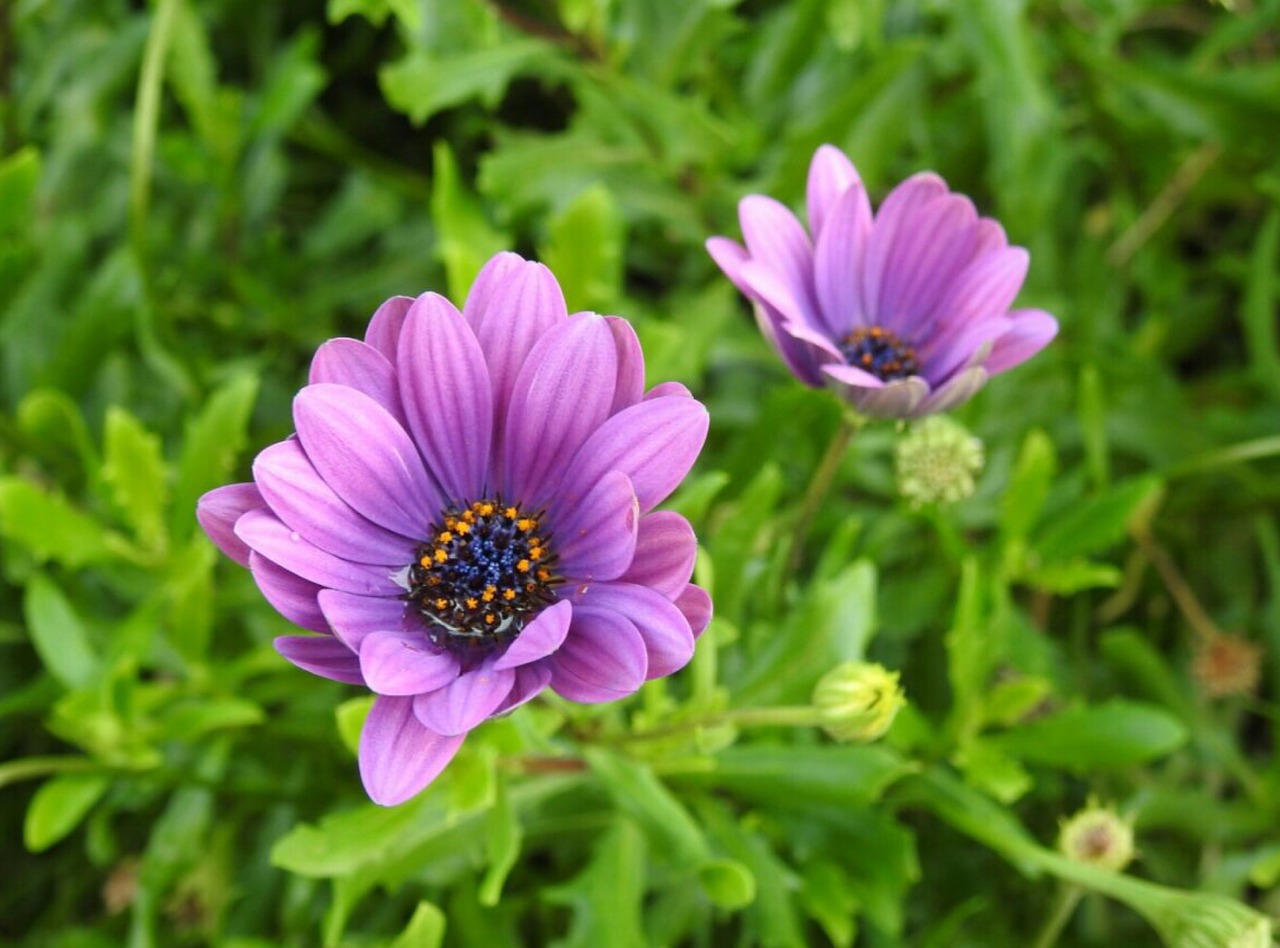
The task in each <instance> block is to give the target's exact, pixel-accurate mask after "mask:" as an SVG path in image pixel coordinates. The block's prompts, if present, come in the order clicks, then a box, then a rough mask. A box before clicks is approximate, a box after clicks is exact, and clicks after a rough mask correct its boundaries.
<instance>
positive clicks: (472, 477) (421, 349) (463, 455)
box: [397, 293, 493, 501]
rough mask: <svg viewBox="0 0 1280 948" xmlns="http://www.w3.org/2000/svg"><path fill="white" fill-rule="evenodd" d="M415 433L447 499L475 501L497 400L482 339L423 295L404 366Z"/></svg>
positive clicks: (407, 332) (447, 307)
mask: <svg viewBox="0 0 1280 948" xmlns="http://www.w3.org/2000/svg"><path fill="white" fill-rule="evenodd" d="M397 366H398V369H399V372H400V394H401V396H402V398H403V400H404V410H405V415H406V416H407V417H408V419H409V430H410V431H411V432H413V436H414V440H415V441H416V442H417V445H418V449H419V451H421V453H422V456H423V457H424V458H425V459H426V461H427V465H428V467H430V468H431V471H432V473H434V474H435V476H436V481H437V483H438V484H439V485H440V487H441V488H442V489H443V491H444V495H445V497H446V498H448V499H449V500H452V501H461V500H463V499H464V498H468V497H471V498H474V497H475V495H476V492H477V491H479V490H481V489H482V488H483V485H484V483H485V480H486V475H487V473H488V469H489V448H490V444H491V439H492V434H493V394H492V391H491V389H490V381H489V370H488V368H487V367H486V366H485V361H484V353H483V352H482V351H481V349H480V342H479V340H477V339H476V336H475V333H474V332H473V331H472V329H471V327H470V326H469V325H468V324H467V321H466V320H464V319H463V318H462V314H461V313H459V312H458V311H457V310H456V309H454V307H453V304H452V303H450V302H449V301H448V300H446V299H445V298H444V297H443V296H439V295H437V294H435V293H427V294H425V295H423V296H420V297H418V299H417V300H416V301H415V302H414V304H413V308H412V309H411V310H410V311H409V315H408V317H407V318H406V319H405V324H404V331H403V332H402V333H401V335H400V353H399V361H398V363H397Z"/></svg>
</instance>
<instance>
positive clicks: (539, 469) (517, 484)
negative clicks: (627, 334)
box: [502, 314, 618, 507]
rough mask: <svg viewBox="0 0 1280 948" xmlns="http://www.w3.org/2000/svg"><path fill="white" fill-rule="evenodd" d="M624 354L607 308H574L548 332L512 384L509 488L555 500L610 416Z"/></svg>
mask: <svg viewBox="0 0 1280 948" xmlns="http://www.w3.org/2000/svg"><path fill="white" fill-rule="evenodd" d="M617 366H618V355H617V347H616V345H615V343H614V339H613V334H612V333H611V332H610V331H609V324H608V323H607V322H606V321H605V319H604V317H602V316H594V315H587V314H582V315H578V316H573V317H571V318H569V319H567V320H565V321H564V322H562V323H560V324H559V325H557V326H556V327H555V328H554V329H552V330H550V331H549V332H547V333H546V334H545V335H544V336H543V337H542V338H541V339H540V340H539V341H538V344H537V345H536V346H534V348H533V350H532V351H531V352H530V353H529V358H528V359H526V360H525V363H524V367H523V368H522V369H521V370H520V376H519V378H517V379H516V382H515V386H514V387H513V389H512V394H511V404H510V407H509V413H508V415H507V430H506V438H505V442H504V445H503V475H502V486H503V488H504V490H505V491H506V493H507V496H509V497H512V498H513V499H516V500H518V501H519V502H520V503H522V504H525V505H528V506H531V507H537V506H541V505H542V504H545V503H547V502H548V501H550V500H551V497H552V492H553V491H554V490H555V488H556V487H557V486H558V485H559V482H560V479H561V477H562V476H563V472H564V469H565V466H566V464H567V463H568V461H569V459H570V458H572V457H573V456H574V453H575V452H576V451H577V450H578V449H579V448H580V447H581V446H582V444H583V442H584V441H585V440H586V439H587V436H588V435H590V434H591V433H592V432H593V431H595V430H596V429H597V428H599V427H600V425H601V423H602V422H603V421H604V420H605V419H606V418H608V417H609V410H610V407H611V406H612V405H613V395H614V386H615V382H616V380H617V377H618V368H617Z"/></svg>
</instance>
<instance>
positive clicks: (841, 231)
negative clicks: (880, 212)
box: [814, 156, 871, 338]
mask: <svg viewBox="0 0 1280 948" xmlns="http://www.w3.org/2000/svg"><path fill="white" fill-rule="evenodd" d="M842 157H843V156H842ZM870 234H871V204H870V203H869V202H868V201H867V192H866V191H865V190H864V189H863V187H862V185H861V183H858V184H856V185H854V186H852V187H850V188H849V189H848V190H847V191H845V192H844V194H842V195H841V197H840V200H839V201H837V202H836V204H835V206H834V207H832V208H831V212H830V215H829V216H828V217H827V223H826V225H825V226H824V227H823V230H822V234H821V236H820V237H818V244H817V247H816V248H815V250H814V280H815V286H816V289H817V294H818V304H819V308H820V309H821V311H822V316H823V319H824V321H825V324H826V326H827V328H828V330H829V331H830V332H831V334H832V335H833V336H835V337H836V338H843V337H844V336H847V335H848V334H849V333H850V332H851V331H852V330H853V329H854V327H856V326H865V325H867V323H868V320H867V307H866V304H865V303H864V302H863V299H862V272H863V261H864V258H865V256H866V251H867V238H868V237H869V236H870Z"/></svg>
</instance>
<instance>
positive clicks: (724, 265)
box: [706, 237, 751, 296]
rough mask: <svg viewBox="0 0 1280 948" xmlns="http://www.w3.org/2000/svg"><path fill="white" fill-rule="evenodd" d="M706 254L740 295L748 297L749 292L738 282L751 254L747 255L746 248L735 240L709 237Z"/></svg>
mask: <svg viewBox="0 0 1280 948" xmlns="http://www.w3.org/2000/svg"><path fill="white" fill-rule="evenodd" d="M706 247H707V253H709V254H710V255H711V259H712V260H714V261H715V263H716V266H718V267H719V268H720V269H721V270H722V271H724V275H725V276H727V277H728V278H729V280H730V282H732V283H733V285H734V286H736V287H737V288H738V290H739V292H741V293H745V294H747V295H748V296H749V295H750V294H751V291H750V290H748V289H747V287H746V286H745V285H744V284H743V283H742V282H741V281H740V280H739V274H740V273H741V271H742V267H743V266H744V265H745V264H746V263H747V261H749V260H750V259H751V254H749V253H747V248H746V247H744V246H742V244H740V243H738V242H737V241H736V240H730V239H729V238H728V237H709V238H707V243H706Z"/></svg>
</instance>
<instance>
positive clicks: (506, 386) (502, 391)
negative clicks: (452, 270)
mask: <svg viewBox="0 0 1280 948" xmlns="http://www.w3.org/2000/svg"><path fill="white" fill-rule="evenodd" d="M462 315H463V316H465V317H466V320H467V322H468V323H470V324H471V328H472V329H473V330H475V334H476V338H477V339H479V340H480V347H481V348H482V349H483V350H484V354H485V360H486V362H487V363H488V365H489V380H490V382H491V383H492V385H493V430H494V435H495V439H498V438H501V437H502V433H503V432H504V431H505V430H506V427H505V422H506V417H507V405H508V403H509V402H510V401H511V390H512V388H513V387H514V386H515V383H516V376H517V375H519V374H520V367H521V366H522V365H524V360H525V358H526V357H527V356H528V354H529V350H531V349H532V348H533V346H534V343H536V342H537V341H538V339H539V338H540V337H541V336H542V335H543V333H545V332H547V331H548V330H549V329H551V328H552V327H553V326H555V325H557V324H558V323H559V322H560V321H561V320H563V319H565V318H567V317H568V315H569V310H568V308H567V307H566V306H565V303H564V294H563V293H562V292H561V291H560V284H559V283H557V282H556V278H555V277H554V276H552V275H551V271H550V270H548V269H547V268H546V267H544V266H543V265H542V264H540V263H530V262H529V261H527V260H524V259H522V258H521V257H519V256H517V255H516V254H513V253H500V254H498V255H497V256H496V257H494V258H493V259H492V260H490V261H489V262H488V263H487V264H485V266H484V269H482V270H481V271H480V274H479V276H477V277H476V281H475V284H474V285H473V286H472V287H471V293H470V294H469V295H468V296H467V303H466V305H465V306H464V307H463V309H462ZM499 447H500V446H499V445H498V444H496V443H495V445H494V452H495V457H498V456H500V455H499V454H498V453H497V452H498V449H499Z"/></svg>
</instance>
